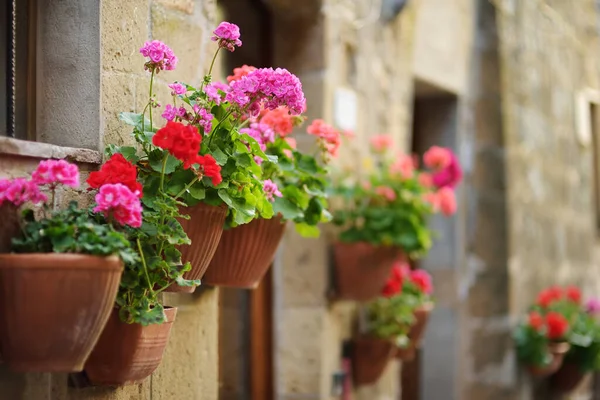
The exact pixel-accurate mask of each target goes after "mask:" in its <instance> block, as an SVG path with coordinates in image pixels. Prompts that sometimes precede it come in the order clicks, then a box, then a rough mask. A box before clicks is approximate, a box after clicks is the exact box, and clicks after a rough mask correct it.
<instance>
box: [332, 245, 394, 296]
mask: <svg viewBox="0 0 600 400" xmlns="http://www.w3.org/2000/svg"><path fill="white" fill-rule="evenodd" d="M333 251H334V258H335V290H336V293H335V297H336V298H337V299H340V300H356V301H367V300H371V299H373V298H375V297H377V296H379V295H380V293H381V289H382V288H383V286H384V285H385V282H386V281H387V279H388V277H389V276H390V271H391V268H392V265H393V264H394V262H395V261H396V260H397V259H398V256H399V255H400V251H399V250H398V249H396V248H394V247H385V246H373V245H372V244H369V243H366V242H359V243H335V244H334V248H333Z"/></svg>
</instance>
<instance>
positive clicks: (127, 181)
mask: <svg viewBox="0 0 600 400" xmlns="http://www.w3.org/2000/svg"><path fill="white" fill-rule="evenodd" d="M117 183H120V184H122V185H123V186H126V187H127V188H128V189H129V190H131V191H132V192H134V193H135V192H138V196H139V197H142V185H141V184H140V183H139V182H138V181H137V168H136V166H135V165H133V164H132V163H130V162H129V161H127V160H126V159H125V157H123V155H122V154H119V153H117V154H113V155H112V157H110V158H109V159H108V161H106V162H105V163H104V164H103V165H102V167H100V171H95V172H92V173H90V176H89V178H88V180H87V184H88V185H90V188H92V189H99V188H100V187H101V186H103V185H106V184H117Z"/></svg>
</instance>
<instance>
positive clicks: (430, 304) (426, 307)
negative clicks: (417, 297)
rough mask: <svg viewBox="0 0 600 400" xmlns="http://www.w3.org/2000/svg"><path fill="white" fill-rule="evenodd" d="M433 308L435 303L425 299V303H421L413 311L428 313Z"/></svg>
mask: <svg viewBox="0 0 600 400" xmlns="http://www.w3.org/2000/svg"><path fill="white" fill-rule="evenodd" d="M434 308H435V303H434V302H433V301H431V300H429V301H426V302H425V303H423V304H421V305H420V306H418V307H417V308H415V310H414V311H415V312H425V313H428V314H429V313H430V312H431V311H433V309H434Z"/></svg>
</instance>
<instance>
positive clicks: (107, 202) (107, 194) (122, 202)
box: [94, 183, 142, 228]
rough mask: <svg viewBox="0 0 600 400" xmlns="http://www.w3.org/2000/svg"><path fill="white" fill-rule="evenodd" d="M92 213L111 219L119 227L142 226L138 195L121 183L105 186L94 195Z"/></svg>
mask: <svg viewBox="0 0 600 400" xmlns="http://www.w3.org/2000/svg"><path fill="white" fill-rule="evenodd" d="M96 204H97V205H96V207H95V208H94V212H97V213H102V214H104V215H105V216H107V217H111V216H112V218H113V219H114V220H115V221H117V222H118V223H119V224H121V225H129V226H131V227H134V228H139V227H140V226H142V205H141V203H140V198H139V193H138V192H137V191H135V192H132V191H131V190H130V189H129V188H128V187H127V186H125V185H123V184H121V183H115V184H106V185H103V186H102V187H100V190H99V191H98V193H97V194H96Z"/></svg>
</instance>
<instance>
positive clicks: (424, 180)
mask: <svg viewBox="0 0 600 400" xmlns="http://www.w3.org/2000/svg"><path fill="white" fill-rule="evenodd" d="M419 184H420V185H421V186H424V187H426V188H430V187H432V186H433V178H432V176H431V174H428V173H427V172H421V173H420V174H419Z"/></svg>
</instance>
